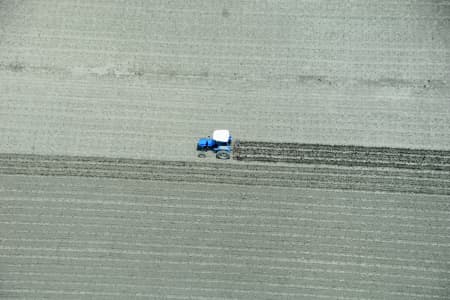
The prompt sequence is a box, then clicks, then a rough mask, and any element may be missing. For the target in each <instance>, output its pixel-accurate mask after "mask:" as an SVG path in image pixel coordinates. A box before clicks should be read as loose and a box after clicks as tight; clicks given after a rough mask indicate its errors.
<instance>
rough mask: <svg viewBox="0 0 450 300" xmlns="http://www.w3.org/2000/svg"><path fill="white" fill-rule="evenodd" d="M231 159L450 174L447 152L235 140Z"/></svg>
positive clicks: (449, 158)
mask: <svg viewBox="0 0 450 300" xmlns="http://www.w3.org/2000/svg"><path fill="white" fill-rule="evenodd" d="M233 158H234V159H236V160H245V161H260V162H283V163H306V164H326V165H335V166H347V167H355V166H360V167H379V168H399V169H413V170H438V171H450V151H445V150H421V149H407V148H387V147H363V146H347V145H323V144H300V143H270V142H257V141H237V142H236V143H235V145H234V155H233Z"/></svg>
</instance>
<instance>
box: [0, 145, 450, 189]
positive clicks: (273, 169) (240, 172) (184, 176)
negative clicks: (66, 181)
mask: <svg viewBox="0 0 450 300" xmlns="http://www.w3.org/2000/svg"><path fill="white" fill-rule="evenodd" d="M0 174H10V175H14V174H21V175H41V176H80V177H103V178H118V179H138V180H162V181H170V182H203V183H225V184H236V185H253V186H255V185H256V186H279V187H299V188H302V187H305V188H321V189H351V190H365V191H385V192H406V193H425V194H442V195H450V179H449V178H450V172H447V171H433V172H430V171H429V170H414V171H413V172H412V171H411V170H406V169H386V170H385V169H375V168H335V167H333V166H323V165H321V166H317V165H315V166H311V165H292V166H280V165H277V166H275V165H273V166H267V165H255V164H238V163H230V164H223V163H200V162H181V161H157V160H143V159H112V158H102V157H76V156H44V155H22V154H0Z"/></svg>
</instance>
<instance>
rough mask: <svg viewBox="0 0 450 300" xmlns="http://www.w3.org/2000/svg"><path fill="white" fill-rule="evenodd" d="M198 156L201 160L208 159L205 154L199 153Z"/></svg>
mask: <svg viewBox="0 0 450 300" xmlns="http://www.w3.org/2000/svg"><path fill="white" fill-rule="evenodd" d="M197 156H198V157H200V158H205V157H206V153H205V152H199V153H198V155H197Z"/></svg>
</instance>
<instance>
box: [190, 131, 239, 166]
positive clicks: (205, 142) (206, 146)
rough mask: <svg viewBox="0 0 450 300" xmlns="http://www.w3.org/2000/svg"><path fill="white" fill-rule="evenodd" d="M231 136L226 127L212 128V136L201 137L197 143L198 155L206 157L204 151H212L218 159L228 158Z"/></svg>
mask: <svg viewBox="0 0 450 300" xmlns="http://www.w3.org/2000/svg"><path fill="white" fill-rule="evenodd" d="M232 140H233V138H232V137H231V135H230V131H229V130H226V129H221V130H214V132H213V135H212V137H210V136H208V137H207V138H201V139H199V140H198V143H197V151H198V157H201V158H204V157H206V152H208V151H213V152H214V153H216V157H217V158H219V159H229V158H230V153H231V142H232Z"/></svg>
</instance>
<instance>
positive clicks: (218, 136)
mask: <svg viewBox="0 0 450 300" xmlns="http://www.w3.org/2000/svg"><path fill="white" fill-rule="evenodd" d="M212 138H213V140H215V141H217V142H228V140H229V139H230V131H229V130H226V129H220V130H214V132H213V136H212Z"/></svg>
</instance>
